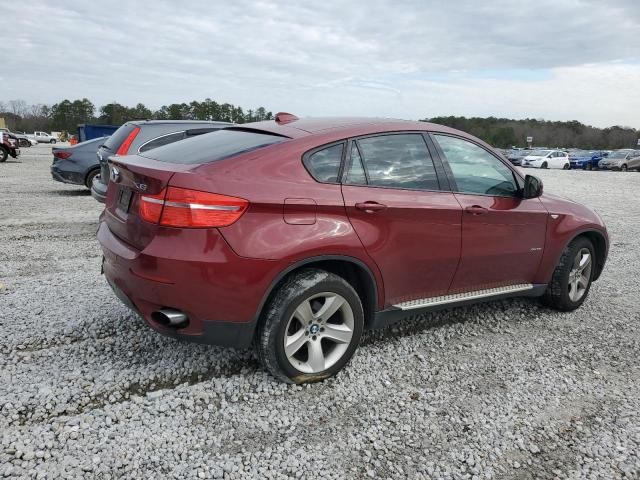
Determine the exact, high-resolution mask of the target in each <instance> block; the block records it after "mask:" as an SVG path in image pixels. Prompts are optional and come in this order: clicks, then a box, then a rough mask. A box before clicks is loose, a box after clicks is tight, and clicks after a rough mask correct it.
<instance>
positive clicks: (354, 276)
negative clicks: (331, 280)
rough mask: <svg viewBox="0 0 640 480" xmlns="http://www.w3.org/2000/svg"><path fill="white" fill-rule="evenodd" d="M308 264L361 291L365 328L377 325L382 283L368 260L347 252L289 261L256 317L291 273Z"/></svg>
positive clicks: (260, 306) (267, 294)
mask: <svg viewBox="0 0 640 480" xmlns="http://www.w3.org/2000/svg"><path fill="white" fill-rule="evenodd" d="M305 268H318V269H322V270H326V271H328V272H331V273H334V274H336V275H338V276H340V277H342V278H344V279H345V280H346V281H347V282H348V283H349V284H350V285H351V286H352V287H353V288H354V290H355V291H356V292H357V293H358V296H359V297H360V299H361V301H362V308H363V310H364V316H365V328H369V327H371V326H372V325H373V319H374V316H375V312H376V310H377V305H378V298H379V296H380V294H379V293H378V292H379V287H380V286H379V285H378V282H377V281H376V277H375V275H374V274H373V272H372V271H371V269H370V268H369V266H367V264H365V263H364V262H363V261H362V260H360V259H358V258H355V257H350V256H346V255H319V256H315V257H309V258H305V259H303V260H299V261H297V262H294V263H292V264H291V265H289V266H288V267H287V268H286V269H284V270H283V271H281V272H280V273H279V274H278V275H277V276H276V277H275V278H274V280H273V281H272V282H271V284H270V285H269V288H268V289H267V291H266V292H265V294H264V295H263V297H262V300H261V301H260V305H259V308H258V312H257V315H256V321H258V320H259V319H260V316H261V315H262V312H263V310H264V308H265V306H266V305H267V304H268V302H269V300H270V299H271V298H272V296H273V295H274V294H275V292H277V290H278V288H279V287H280V285H282V284H283V283H284V281H285V280H286V279H287V278H288V277H289V276H291V275H292V274H294V273H296V272H298V271H299V270H302V269H305Z"/></svg>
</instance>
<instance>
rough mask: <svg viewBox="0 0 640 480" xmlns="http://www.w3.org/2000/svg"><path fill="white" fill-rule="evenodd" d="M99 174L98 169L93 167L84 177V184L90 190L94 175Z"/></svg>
mask: <svg viewBox="0 0 640 480" xmlns="http://www.w3.org/2000/svg"><path fill="white" fill-rule="evenodd" d="M98 175H100V169H99V168H94V169H93V170H91V171H90V172H89V173H87V178H85V179H84V186H85V187H87V188H88V189H89V190H91V185H93V179H94V178H96V176H98Z"/></svg>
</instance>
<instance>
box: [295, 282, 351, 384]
mask: <svg viewBox="0 0 640 480" xmlns="http://www.w3.org/2000/svg"><path fill="white" fill-rule="evenodd" d="M354 327H355V322H354V316H353V310H352V309H351V306H350V305H349V302H348V301H347V300H346V299H345V298H344V297H343V296H341V295H338V294H337V293H331V292H322V293H316V294H314V295H312V296H311V297H308V298H306V299H305V300H303V301H302V302H301V303H300V304H299V305H298V307H297V308H296V309H295V310H294V312H293V314H292V315H291V318H289V321H288V322H287V326H286V329H285V335H284V352H285V355H286V356H287V359H288V360H289V362H290V363H291V365H292V366H293V367H294V368H295V369H297V370H299V371H300V372H303V373H320V372H322V371H324V370H326V369H328V368H331V367H332V366H333V365H335V363H336V362H338V361H339V360H340V359H341V358H342V356H343V355H344V354H345V352H346V351H347V350H348V348H349V345H350V344H351V340H352V338H353V331H354Z"/></svg>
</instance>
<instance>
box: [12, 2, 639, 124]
mask: <svg viewBox="0 0 640 480" xmlns="http://www.w3.org/2000/svg"><path fill="white" fill-rule="evenodd" d="M25 12H28V14H27V15H25ZM3 17H4V18H12V19H13V21H12V22H9V23H5V24H4V28H3V30H2V32H1V33H0V36H1V37H2V38H0V44H1V45H3V49H2V51H3V57H4V58H5V60H4V71H5V72H7V73H6V75H5V77H6V79H5V81H4V82H3V88H2V90H1V91H0V98H2V99H5V100H7V99H10V98H24V99H25V100H27V101H30V102H36V101H39V102H47V103H50V102H55V101H58V100H60V99H61V98H64V97H69V98H77V97H83V96H87V97H89V98H90V99H92V100H93V101H94V102H96V103H97V104H103V103H106V102H109V101H113V100H116V101H119V102H121V103H128V104H132V103H137V102H138V101H142V102H144V103H146V104H148V105H149V106H151V107H158V106H160V105H161V104H165V103H171V102H177V101H188V100H191V99H203V98H205V97H211V98H214V99H216V100H220V101H228V102H232V103H236V104H240V105H242V106H244V107H246V108H250V107H255V106H257V105H264V106H265V107H267V108H269V109H272V110H287V109H290V110H295V111H296V112H297V113H298V114H302V115H332V114H341V115H363V114H364V115H376V116H386V115H391V116H397V117H403V118H422V117H425V116H432V115H436V114H464V115H496V116H508V117H544V118H548V119H566V118H575V119H578V120H581V121H584V122H587V123H592V124H595V125H600V126H602V125H610V124H618V123H628V124H631V125H632V126H635V127H639V126H640V120H638V119H637V118H634V117H633V116H632V112H633V111H638V110H639V109H640V100H639V98H638V94H637V93H635V92H636V91H638V90H639V89H638V88H637V87H634V86H633V85H634V84H635V85H638V84H640V82H639V80H640V79H639V76H638V75H639V72H638V65H639V63H638V60H639V59H640V58H639V55H640V49H639V48H638V47H639V46H640V36H638V34H637V32H638V27H639V26H640V8H638V4H637V0H611V1H608V2H597V1H595V0H562V1H561V0H538V1H536V2H533V3H531V2H520V1H494V2H484V3H481V2H477V1H472V0H463V1H457V2H447V3H442V2H435V1H432V2H426V1H419V0H414V1H411V0H406V1H383V0H370V1H368V2H366V4H365V3H363V2H347V1H338V0H326V1H325V2H320V3H318V2H314V3H313V4H311V3H308V2H271V1H266V0H263V1H258V2H256V1H251V0H238V1H236V2H209V1H205V0H201V1H190V0H186V1H183V2H180V3H177V2H173V1H170V0H166V1H151V0H146V1H136V2H126V1H124V0H120V1H112V2H86V1H80V0H66V1H63V0H61V1H59V2H56V4H55V5H53V4H50V3H49V2H46V1H45V0H26V1H23V2H21V3H20V4H16V3H13V4H9V5H4V6H3ZM612 62H617V63H612ZM528 71H531V75H532V78H531V79H526V78H523V75H522V72H524V73H525V75H524V76H526V72H528ZM487 72H490V73H489V74H487ZM513 72H520V73H519V74H514V73H513ZM541 73H542V75H540V74H541ZM426 79H430V80H426Z"/></svg>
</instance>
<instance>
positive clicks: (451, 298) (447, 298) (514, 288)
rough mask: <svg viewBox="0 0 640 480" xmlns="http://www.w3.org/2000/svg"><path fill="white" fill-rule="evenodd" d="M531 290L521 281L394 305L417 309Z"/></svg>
mask: <svg viewBox="0 0 640 480" xmlns="http://www.w3.org/2000/svg"><path fill="white" fill-rule="evenodd" d="M528 290H533V285H532V284H531V283H521V284H518V285H508V286H505V287H497V288H487V289H485V290H476V291H474V292H466V293H454V294H452V295H441V296H439V297H429V298H420V299H418V300H410V301H408V302H402V303H398V304H396V305H394V308H398V309H400V310H402V311H407V310H417V309H422V308H429V307H435V306H437V305H446V304H449V303H460V302H466V301H470V300H480V299H483V298H491V297H497V296H501V295H509V294H512V293H517V292H526V291H528Z"/></svg>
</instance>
